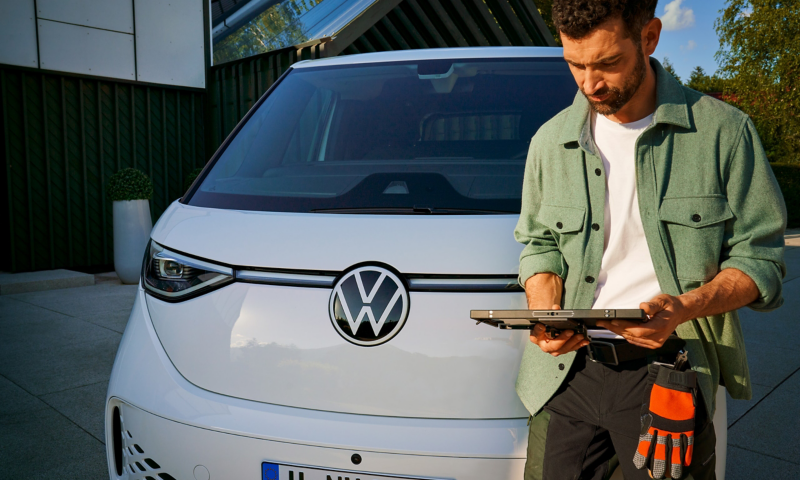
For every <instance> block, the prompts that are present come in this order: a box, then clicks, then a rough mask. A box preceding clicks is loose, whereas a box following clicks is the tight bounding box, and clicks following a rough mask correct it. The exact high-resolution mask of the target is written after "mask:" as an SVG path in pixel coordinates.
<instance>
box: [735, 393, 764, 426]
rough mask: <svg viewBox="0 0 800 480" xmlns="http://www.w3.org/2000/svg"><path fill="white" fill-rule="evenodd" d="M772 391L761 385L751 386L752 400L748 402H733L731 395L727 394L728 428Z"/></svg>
mask: <svg viewBox="0 0 800 480" xmlns="http://www.w3.org/2000/svg"><path fill="white" fill-rule="evenodd" d="M771 391H772V388H770V387H765V386H763V385H753V398H752V399H750V400H734V399H732V398H731V394H730V393H728V394H727V397H728V427H730V426H731V425H733V424H734V423H735V422H736V421H737V420H739V419H740V418H742V416H743V415H744V414H745V413H747V411H748V410H750V409H751V408H753V405H755V404H756V403H758V402H759V401H760V400H761V399H762V398H764V396H765V395H767V394H768V393H769V392H771Z"/></svg>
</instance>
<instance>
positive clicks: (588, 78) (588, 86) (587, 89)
mask: <svg viewBox="0 0 800 480" xmlns="http://www.w3.org/2000/svg"><path fill="white" fill-rule="evenodd" d="M603 85H604V83H603V77H602V76H600V75H598V72H594V71H592V70H590V69H586V74H585V75H584V77H583V92H584V93H586V94H587V95H592V94H593V93H595V92H596V91H598V90H600V89H601V88H602V87H603Z"/></svg>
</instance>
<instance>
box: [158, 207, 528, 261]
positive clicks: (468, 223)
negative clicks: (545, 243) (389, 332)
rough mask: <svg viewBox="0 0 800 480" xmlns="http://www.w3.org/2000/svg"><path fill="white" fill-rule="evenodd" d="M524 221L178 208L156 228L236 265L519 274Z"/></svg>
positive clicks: (163, 237) (168, 239) (177, 245)
mask: <svg viewBox="0 0 800 480" xmlns="http://www.w3.org/2000/svg"><path fill="white" fill-rule="evenodd" d="M517 218H518V215H424V214H423V215H366V214H365V215H360V214H327V213H285V212H254V211H239V210H221V209H213V208H205V207H203V208H200V207H192V206H188V205H183V204H181V203H179V202H177V201H176V202H174V203H173V204H172V205H171V206H170V207H169V208H168V209H167V211H166V212H164V214H163V215H162V216H161V218H160V219H159V221H158V223H157V224H156V225H155V227H154V228H153V231H152V233H151V237H152V238H153V240H155V241H156V242H158V243H159V244H161V245H163V246H165V247H168V248H171V249H174V250H178V251H180V252H183V253H187V254H190V255H194V256H197V257H201V258H205V259H208V260H211V261H215V262H219V263H224V264H228V265H233V266H246V267H259V268H281V269H292V270H317V271H343V270H345V269H347V268H349V267H351V266H352V265H354V264H357V263H363V262H371V261H372V262H381V263H384V264H388V265H391V266H392V267H394V268H395V269H397V270H398V271H400V272H403V273H414V274H451V275H513V274H516V273H517V272H518V267H519V254H520V252H521V251H522V248H523V246H522V245H520V244H519V243H517V242H516V241H515V240H514V234H513V232H514V227H515V225H516V222H517Z"/></svg>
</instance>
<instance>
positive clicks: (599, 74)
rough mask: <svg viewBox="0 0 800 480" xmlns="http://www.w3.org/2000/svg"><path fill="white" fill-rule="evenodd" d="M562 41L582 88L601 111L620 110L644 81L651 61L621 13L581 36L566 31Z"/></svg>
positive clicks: (598, 111) (579, 86) (573, 72)
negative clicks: (630, 34)
mask: <svg viewBox="0 0 800 480" xmlns="http://www.w3.org/2000/svg"><path fill="white" fill-rule="evenodd" d="M561 42H562V44H563V45H564V59H565V60H566V61H567V63H569V68H570V70H571V71H572V75H573V76H574V77H575V81H576V82H577V83H578V88H580V90H581V92H583V94H584V95H585V96H586V98H587V100H589V103H590V104H591V106H592V108H593V109H594V110H595V111H596V112H597V113H599V114H601V115H614V114H616V113H617V112H618V111H619V110H620V109H621V108H622V107H624V106H625V104H627V103H628V101H629V100H630V99H631V98H632V97H633V96H634V94H636V91H637V90H638V89H639V86H640V85H641V84H642V82H643V81H644V78H645V74H646V68H647V64H646V61H645V55H644V52H643V51H642V46H641V44H637V43H636V42H634V41H633V40H632V39H631V38H628V37H626V35H625V25H624V24H623V22H622V19H621V18H619V17H617V18H614V19H611V20H608V21H606V22H605V23H603V24H601V25H600V26H598V27H597V28H596V29H595V30H593V31H592V32H591V33H590V34H589V35H587V36H586V37H584V38H581V39H580V40H575V39H572V38H570V37H567V36H566V35H564V34H562V35H561Z"/></svg>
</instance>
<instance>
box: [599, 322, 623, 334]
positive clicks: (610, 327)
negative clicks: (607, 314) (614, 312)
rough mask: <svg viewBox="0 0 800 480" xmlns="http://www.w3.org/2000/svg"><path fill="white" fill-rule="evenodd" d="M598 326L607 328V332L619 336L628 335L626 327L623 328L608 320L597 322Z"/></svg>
mask: <svg viewBox="0 0 800 480" xmlns="http://www.w3.org/2000/svg"><path fill="white" fill-rule="evenodd" d="M597 325H598V326H599V327H602V328H605V329H606V330H610V331H612V332H614V333H616V334H617V335H622V334H623V333H627V332H626V331H625V327H621V326H619V325H614V324H613V323H611V322H610V321H608V320H600V321H598V322H597ZM623 336H624V335H623Z"/></svg>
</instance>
